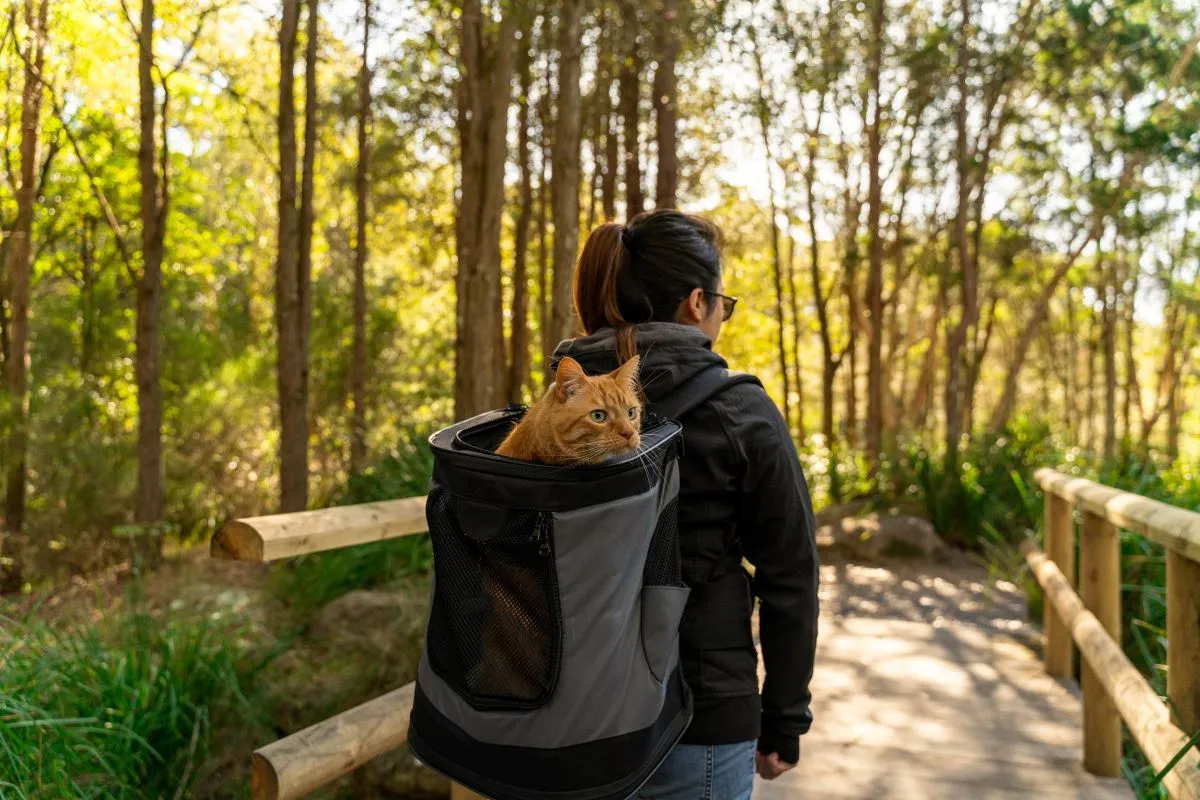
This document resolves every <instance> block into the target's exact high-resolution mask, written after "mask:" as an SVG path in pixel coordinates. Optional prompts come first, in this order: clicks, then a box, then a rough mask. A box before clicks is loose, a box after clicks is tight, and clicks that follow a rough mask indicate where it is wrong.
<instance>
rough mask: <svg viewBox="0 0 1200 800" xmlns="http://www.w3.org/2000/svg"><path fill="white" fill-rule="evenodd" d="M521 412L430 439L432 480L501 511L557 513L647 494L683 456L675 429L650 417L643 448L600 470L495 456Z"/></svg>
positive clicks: (495, 415)
mask: <svg viewBox="0 0 1200 800" xmlns="http://www.w3.org/2000/svg"><path fill="white" fill-rule="evenodd" d="M524 414H525V409H524V408H519V407H513V408H507V409H503V410H499V411H491V412H488V413H486V414H481V415H479V416H477V417H472V418H471V419H468V420H464V421H463V422H460V423H458V424H456V425H452V426H451V427H449V428H445V429H444V430H441V431H438V432H437V433H435V434H434V435H433V436H432V437H430V439H429V446H430V448H432V450H433V454H434V472H433V479H434V481H435V482H437V483H440V484H443V485H446V486H448V487H450V488H452V490H454V491H456V492H458V493H460V494H464V495H467V496H474V497H479V498H480V499H484V498H486V499H487V500H489V501H491V502H495V503H496V504H498V505H504V504H507V505H510V506H513V507H520V508H537V509H544V510H553V511H562V510H567V509H571V508H580V507H583V506H588V505H594V504H596V503H600V502H605V501H607V500H612V499H615V498H617V497H622V496H629V495H632V494H639V493H641V492H644V491H646V490H647V489H648V488H650V487H652V486H654V485H655V484H657V483H658V481H659V480H661V478H662V475H663V473H664V467H665V465H666V463H667V462H668V461H670V460H672V459H674V458H677V457H678V456H679V455H680V454H681V451H682V436H681V435H680V434H681V433H682V430H683V429H682V428H681V426H680V425H679V423H678V422H675V421H674V420H669V419H666V418H664V417H660V416H657V415H654V414H647V415H646V416H645V418H644V419H643V422H642V440H641V445H640V446H639V447H638V448H637V449H636V450H634V451H632V452H629V453H625V454H623V455H619V456H614V457H612V458H610V459H608V460H606V461H604V462H602V463H600V464H589V465H581V466H573V467H563V466H559V465H555V464H541V463H537V462H533V461H520V460H517V459H513V458H508V457H505V456H499V455H496V453H495V448H496V447H498V446H499V445H500V442H501V441H503V439H504V437H505V435H507V434H508V432H509V430H511V428H512V426H513V425H515V424H516V423H517V422H518V421H519V420H520V419H521V417H522V416H523V415H524Z"/></svg>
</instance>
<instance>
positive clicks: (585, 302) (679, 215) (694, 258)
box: [575, 209, 721, 362]
mask: <svg viewBox="0 0 1200 800" xmlns="http://www.w3.org/2000/svg"><path fill="white" fill-rule="evenodd" d="M720 282H721V230H720V229H719V228H718V227H717V226H716V225H714V224H713V223H711V222H709V221H708V220H706V219H703V218H702V217H697V216H693V215H691V214H684V213H683V212H682V211H675V210H673V209H660V210H658V211H647V212H645V213H643V214H638V215H637V216H636V217H634V218H633V219H632V220H630V221H629V223H628V224H626V225H621V224H619V223H616V222H606V223H605V224H603V225H601V226H600V227H598V228H596V229H595V230H593V231H592V233H591V235H590V236H588V239H587V242H586V243H585V244H584V246H583V253H582V254H581V255H580V256H579V266H578V268H577V269H576V270H575V310H576V311H577V312H578V314H579V319H580V321H581V322H582V323H583V330H584V332H586V333H589V334H591V333H595V332H596V331H598V330H600V329H601V328H612V329H614V330H615V331H616V332H617V355H618V357H619V358H620V359H621V361H622V362H624V361H625V360H626V359H629V358H632V357H633V355H634V354H635V352H636V346H635V343H634V335H633V331H634V329H633V326H635V325H637V324H639V323H642V322H674V321H675V318H676V314H677V313H678V311H679V303H680V301H681V300H683V299H684V298H685V297H687V296H688V295H690V294H691V293H692V291H693V290H695V289H703V290H704V291H706V292H715V291H717V287H718V286H719V284H720Z"/></svg>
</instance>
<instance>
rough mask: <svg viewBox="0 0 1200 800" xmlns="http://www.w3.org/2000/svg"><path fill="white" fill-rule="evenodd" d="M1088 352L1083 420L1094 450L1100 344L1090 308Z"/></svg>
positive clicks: (1089, 448) (1086, 439) (1095, 322)
mask: <svg viewBox="0 0 1200 800" xmlns="http://www.w3.org/2000/svg"><path fill="white" fill-rule="evenodd" d="M1089 322H1090V324H1089V326H1088V327H1089V331H1088V352H1087V359H1088V363H1087V405H1086V408H1087V411H1086V415H1087V416H1086V418H1085V419H1084V422H1085V423H1086V424H1087V434H1086V436H1085V437H1084V442H1085V443H1086V445H1085V446H1086V447H1087V449H1088V450H1089V451H1090V452H1092V453H1095V452H1096V350H1097V349H1099V346H1100V334H1099V330H1098V329H1099V325H1098V324H1097V321H1096V310H1095V309H1092V310H1091V314H1090V320H1089Z"/></svg>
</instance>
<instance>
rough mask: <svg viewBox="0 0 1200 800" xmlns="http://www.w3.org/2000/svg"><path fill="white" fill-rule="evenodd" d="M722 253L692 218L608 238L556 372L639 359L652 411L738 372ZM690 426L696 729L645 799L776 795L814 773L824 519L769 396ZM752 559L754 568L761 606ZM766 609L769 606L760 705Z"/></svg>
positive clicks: (587, 262) (685, 548)
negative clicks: (786, 780) (810, 735)
mask: <svg viewBox="0 0 1200 800" xmlns="http://www.w3.org/2000/svg"><path fill="white" fill-rule="evenodd" d="M720 245H721V237H720V231H719V230H718V229H717V228H716V226H714V225H713V224H711V223H709V222H707V221H705V220H703V219H700V218H698V217H694V216H690V215H687V214H683V213H681V212H679V211H673V210H661V211H654V212H649V213H646V214H640V215H638V216H637V217H635V218H634V219H633V220H632V221H631V222H630V223H629V224H628V225H618V224H616V223H608V224H605V225H601V226H600V227H599V228H597V229H596V230H594V231H593V232H592V234H591V236H589V237H588V240H587V244H586V245H585V246H584V249H583V254H582V255H581V256H580V259H579V266H578V269H577V272H576V276H575V308H576V311H577V312H578V313H579V318H580V320H581V321H582V323H583V328H584V331H585V332H586V333H587V334H588V335H587V336H585V337H583V338H580V339H573V340H569V341H566V342H563V343H562V344H561V345H559V347H558V350H557V352H556V356H559V357H561V356H567V355H569V356H571V357H572V358H574V359H576V360H577V361H579V362H580V363H581V364H582V365H583V366H584V368H585V369H586V370H588V371H589V372H591V373H593V374H595V373H603V372H609V371H611V370H613V369H615V368H616V366H617V365H618V364H619V363H622V362H624V361H625V360H626V359H627V358H629V357H630V356H632V355H633V354H634V353H635V352H636V353H640V354H641V357H642V362H641V363H642V366H641V381H642V385H643V389H644V391H645V394H646V399H647V401H648V402H649V403H650V405H651V406H653V404H654V402H655V401H656V400H657V399H659V398H663V397H665V396H666V395H667V394H669V393H670V392H672V391H673V390H675V389H676V388H677V387H679V386H680V385H681V384H683V383H685V382H686V381H688V380H689V379H691V378H692V377H693V376H695V375H696V374H697V373H698V372H700V371H701V370H703V369H705V368H706V367H710V366H712V365H713V364H720V365H722V366H724V365H725V361H724V359H722V358H721V356H719V355H717V354H716V353H715V352H714V351H713V349H712V348H713V345H714V344H715V343H716V341H717V338H718V336H719V335H720V332H721V325H722V324H723V323H724V322H727V321H728V320H729V318H730V317H731V316H732V315H733V311H734V307H735V305H736V302H737V301H736V300H735V299H734V298H732V297H729V296H727V295H725V294H724V291H725V287H724V284H723V282H722V279H721V262H720ZM681 422H682V423H683V427H684V432H683V439H684V458H683V460H682V463H681V464H680V494H679V531H680V551H681V555H682V561H683V571H684V579H685V581H686V582H687V584H688V585H689V586H690V587H691V589H692V592H691V596H690V598H689V600H688V606H687V610H686V612H685V613H684V619H683V624H682V626H681V630H680V654H681V659H682V665H683V674H684V678H685V680H686V681H687V683H688V685H689V686H690V687H691V689H692V692H693V694H694V696H695V717H694V718H693V721H692V724H691V727H690V728H689V729H688V731H687V733H686V734H685V735H684V737H683V739H682V741H681V743H680V744H679V745H678V746H677V747H676V748H675V749H674V750H673V751H672V752H671V754H670V756H668V758H667V760H666V761H665V762H664V763H663V765H662V767H661V768H660V769H659V770H658V772H657V773H655V775H654V776H653V777H652V778H651V779H650V781H649V782H648V783H647V784H646V785H645V787H643V789H642V791H641V793H640V795H639V796H640V797H643V798H654V800H697V798H704V799H705V800H708V799H709V798H711V800H741V799H742V798H749V797H750V794H751V791H752V789H753V785H754V774H755V772H757V773H758V774H759V775H760V776H762V777H763V778H764V779H766V780H772V779H774V778H776V777H778V776H779V775H781V774H783V773H784V772H786V771H787V770H789V769H791V768H792V767H794V766H795V765H796V764H797V763H798V762H799V760H800V736H801V734H803V733H805V732H806V731H807V730H808V728H809V725H810V724H811V722H812V715H811V713H810V712H809V697H810V695H809V690H808V683H809V679H810V678H811V677H812V670H813V657H814V653H815V650H816V638H817V559H816V549H815V546H814V542H813V535H812V532H813V527H814V524H813V516H812V504H811V501H810V500H809V496H808V487H807V485H806V484H805V481H804V476H803V474H802V473H801V471H800V463H799V461H798V459H797V458H796V451H795V448H794V446H793V445H792V441H791V436H790V434H789V433H788V429H787V424H786V423H785V422H784V420H783V417H782V416H781V415H780V413H779V410H778V409H777V408H776V407H775V404H774V403H773V402H772V401H771V400H770V398H769V397H767V394H766V392H765V391H764V390H763V389H762V387H761V386H760V385H757V384H751V383H740V384H737V385H731V386H730V387H729V388H728V389H726V390H725V391H723V392H721V393H719V394H717V395H715V396H714V397H712V398H711V399H710V400H708V401H706V402H705V403H704V404H702V405H700V406H699V407H697V408H696V409H695V410H693V411H691V412H689V413H688V414H686V415H684V418H683V419H682V420H681ZM743 556H744V557H745V558H746V559H747V560H749V561H750V562H751V563H752V564H754V566H755V575H754V578H753V594H752V591H751V579H750V577H749V575H748V574H747V573H746V572H745V570H743V569H742V558H743ZM753 595H757V596H758V597H759V599H760V601H761V608H760V613H759V634H760V635H759V638H760V641H761V644H762V652H763V660H764V662H765V663H764V666H765V668H766V681H765V683H764V684H763V687H762V692H761V695H760V692H759V684H758V657H757V653H756V650H755V647H754V637H753V634H752V632H751V613H752V611H753V602H754V601H753Z"/></svg>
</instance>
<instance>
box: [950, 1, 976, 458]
mask: <svg viewBox="0 0 1200 800" xmlns="http://www.w3.org/2000/svg"><path fill="white" fill-rule="evenodd" d="M959 10H960V14H961V20H960V24H959V40H958V48H957V50H958V54H957V65H956V68H955V73H956V75H957V79H958V102H957V105H956V108H955V157H956V162H957V172H958V208H957V212H956V214H955V217H954V239H955V248H956V250H957V253H958V272H959V281H960V297H961V303H960V306H961V307H960V309H959V318H958V324H957V325H955V327H954V329H953V330H952V331H951V333H950V335H949V336H948V337H947V342H946V345H947V346H946V397H945V406H946V465H945V472H946V475H947V476H949V478H950V479H951V480H955V481H956V480H958V449H959V441H960V439H961V438H962V433H963V430H962V419H963V415H962V399H963V387H962V373H963V367H964V360H965V353H964V350H965V348H966V344H967V335H968V333H969V331H970V330H971V326H972V325H973V324H974V323H975V268H974V262H973V261H972V260H971V251H970V240H969V239H968V238H967V219H968V214H969V202H970V193H971V185H970V162H969V158H970V153H969V147H968V143H967V72H968V70H969V69H970V63H971V56H970V49H969V40H970V36H971V6H970V0H961V2H960V4H959Z"/></svg>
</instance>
